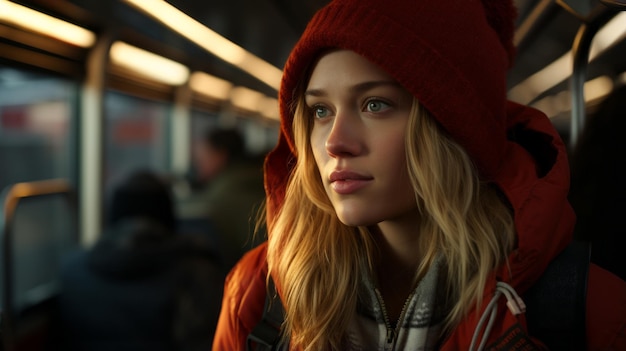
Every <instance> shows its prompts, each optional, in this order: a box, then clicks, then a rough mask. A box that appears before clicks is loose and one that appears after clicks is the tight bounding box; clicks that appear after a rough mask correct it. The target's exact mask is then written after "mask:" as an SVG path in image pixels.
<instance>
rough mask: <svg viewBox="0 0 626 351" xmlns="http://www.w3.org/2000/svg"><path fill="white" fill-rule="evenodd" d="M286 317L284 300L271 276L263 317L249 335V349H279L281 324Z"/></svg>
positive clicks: (262, 350) (272, 350)
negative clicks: (279, 295)
mask: <svg viewBox="0 0 626 351" xmlns="http://www.w3.org/2000/svg"><path fill="white" fill-rule="evenodd" d="M284 319H285V317H284V310H283V305H282V302H281V301H280V298H279V297H278V293H277V292H276V287H275V286H274V280H272V277H269V279H268V282H267V292H266V294H265V306H264V307H263V317H262V318H261V321H260V322H259V323H258V324H257V325H256V326H255V327H254V329H252V332H250V334H249V335H248V340H247V350H248V351H251V350H256V351H274V350H278V349H279V347H280V341H281V335H280V332H281V326H282V324H283V321H284Z"/></svg>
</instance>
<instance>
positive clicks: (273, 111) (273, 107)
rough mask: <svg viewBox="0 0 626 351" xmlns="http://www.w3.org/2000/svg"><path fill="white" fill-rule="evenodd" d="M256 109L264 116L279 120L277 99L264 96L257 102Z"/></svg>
mask: <svg viewBox="0 0 626 351" xmlns="http://www.w3.org/2000/svg"><path fill="white" fill-rule="evenodd" d="M257 108H258V110H259V113H260V114H261V115H263V117H265V118H270V119H275V120H280V112H279V110H278V99H275V98H271V97H265V98H264V99H263V100H261V101H260V102H259V105H258V107H257Z"/></svg>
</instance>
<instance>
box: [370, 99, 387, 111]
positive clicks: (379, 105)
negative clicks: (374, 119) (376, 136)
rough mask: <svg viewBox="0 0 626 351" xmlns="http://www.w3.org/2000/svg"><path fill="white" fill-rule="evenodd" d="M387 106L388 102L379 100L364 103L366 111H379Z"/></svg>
mask: <svg viewBox="0 0 626 351" xmlns="http://www.w3.org/2000/svg"><path fill="white" fill-rule="evenodd" d="M387 108H389V104H388V103H386V102H384V101H381V100H370V101H368V102H367V105H366V110H367V111H368V112H380V111H383V110H385V109H387Z"/></svg>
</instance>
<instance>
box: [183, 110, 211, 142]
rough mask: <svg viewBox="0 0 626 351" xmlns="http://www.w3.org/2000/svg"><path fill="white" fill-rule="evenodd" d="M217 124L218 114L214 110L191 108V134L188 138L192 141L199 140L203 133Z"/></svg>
mask: <svg viewBox="0 0 626 351" xmlns="http://www.w3.org/2000/svg"><path fill="white" fill-rule="evenodd" d="M217 124H218V115H217V113H215V112H205V111H200V110H192V111H191V134H190V136H191V137H190V138H189V139H190V140H189V141H191V142H192V143H193V142H194V141H197V140H200V139H201V138H202V137H203V136H204V133H205V132H206V131H207V130H209V129H211V128H214V127H215V126H216V125H217Z"/></svg>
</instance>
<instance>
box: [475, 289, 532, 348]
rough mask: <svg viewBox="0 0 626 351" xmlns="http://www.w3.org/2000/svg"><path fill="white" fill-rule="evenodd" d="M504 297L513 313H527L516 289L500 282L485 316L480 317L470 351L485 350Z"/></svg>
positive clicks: (484, 313)
mask: <svg viewBox="0 0 626 351" xmlns="http://www.w3.org/2000/svg"><path fill="white" fill-rule="evenodd" d="M502 295H504V296H505V297H506V305H507V307H508V308H509V310H510V311H511V313H513V314H514V315H518V314H521V313H524V312H526V305H525V304H524V301H523V300H522V298H521V297H519V295H518V294H517V292H516V291H515V289H513V287H512V286H510V285H509V284H507V283H504V282H498V283H497V284H496V292H495V294H494V295H493V297H492V298H491V301H489V304H488V305H487V308H485V312H483V315H482V316H480V320H479V321H478V325H477V326H476V330H474V336H473V337H472V343H471V345H470V348H469V350H470V351H482V350H483V349H484V348H485V344H486V343H487V339H488V337H489V334H490V333H491V328H492V327H493V323H495V321H496V315H497V313H498V300H499V299H500V297H501V296H502ZM487 317H488V318H489V321H487V325H486V326H485V331H484V332H483V335H482V338H481V341H480V344H479V345H478V349H476V342H477V340H478V334H479V333H480V331H481V330H482V329H483V324H485V321H486V320H487Z"/></svg>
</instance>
